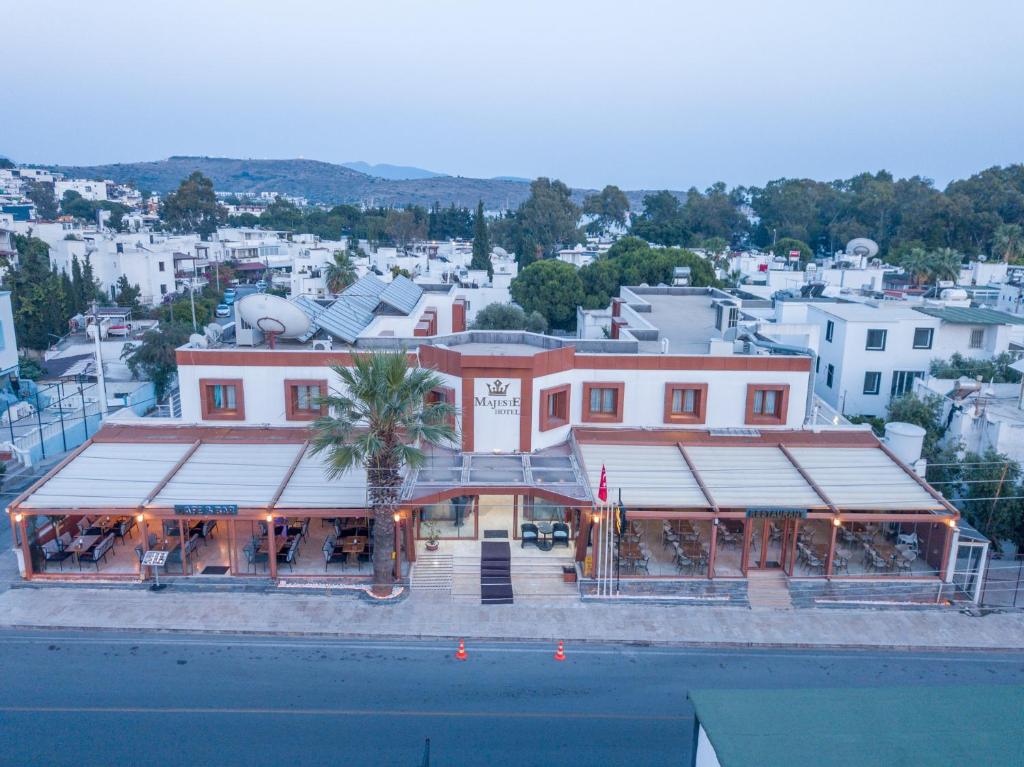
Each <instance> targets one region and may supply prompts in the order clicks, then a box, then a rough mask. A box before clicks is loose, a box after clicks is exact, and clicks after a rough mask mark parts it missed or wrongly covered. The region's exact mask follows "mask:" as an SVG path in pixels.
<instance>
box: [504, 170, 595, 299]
mask: <svg viewBox="0 0 1024 767" xmlns="http://www.w3.org/2000/svg"><path fill="white" fill-rule="evenodd" d="M579 218H580V209H579V208H578V207H576V205H575V203H573V201H572V190H571V189H569V187H567V186H566V185H565V184H563V183H562V182H561V181H557V180H556V181H552V180H551V179H548V178H543V177H541V178H538V179H536V180H535V181H533V182H532V183H531V184H530V196H529V197H528V198H527V199H526V201H525V202H524V203H523V204H522V205H520V206H519V210H518V211H516V215H515V227H514V230H513V231H514V235H513V237H514V245H513V247H514V249H515V253H516V257H517V258H518V260H519V264H520V266H526V265H529V264H530V263H532V262H533V261H535V260H536V259H538V258H544V257H549V256H553V255H555V253H557V251H558V250H559V249H560V248H563V247H567V246H571V245H575V244H576V243H578V242H582V241H583V236H582V233H581V232H580V230H579V227H578V226H577V222H578V221H579ZM549 319H550V318H549Z"/></svg>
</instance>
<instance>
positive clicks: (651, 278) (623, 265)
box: [608, 237, 718, 287]
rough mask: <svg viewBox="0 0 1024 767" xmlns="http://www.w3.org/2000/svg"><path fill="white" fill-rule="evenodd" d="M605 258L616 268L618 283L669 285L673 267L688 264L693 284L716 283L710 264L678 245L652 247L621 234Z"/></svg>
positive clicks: (712, 285) (707, 284) (700, 285)
mask: <svg viewBox="0 0 1024 767" xmlns="http://www.w3.org/2000/svg"><path fill="white" fill-rule="evenodd" d="M608 258H609V259H612V260H613V261H614V262H615V264H616V266H617V268H618V270H619V285H658V284H661V283H664V284H666V285H669V284H671V283H672V273H673V270H674V269H675V267H677V266H688V267H690V284H691V285H693V286H694V287H709V286H710V287H714V286H717V285H718V280H717V278H716V277H715V269H714V266H713V265H712V263H711V262H710V261H708V260H707V259H704V258H701V257H700V256H698V255H697V254H696V253H691V252H690V251H688V250H683V249H681V248H652V247H651V246H650V245H648V244H647V243H646V242H644V241H643V240H640V239H637V238H636V237H623V238H622V239H621V240H619V241H618V242H616V243H615V244H614V245H612V247H611V248H610V249H609V250H608Z"/></svg>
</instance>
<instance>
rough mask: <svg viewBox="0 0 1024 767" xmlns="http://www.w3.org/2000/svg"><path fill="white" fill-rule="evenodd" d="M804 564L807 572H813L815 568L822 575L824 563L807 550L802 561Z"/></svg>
mask: <svg viewBox="0 0 1024 767" xmlns="http://www.w3.org/2000/svg"><path fill="white" fill-rule="evenodd" d="M804 566H805V567H806V568H807V572H809V573H813V572H814V571H815V570H817V571H818V572H819V573H821V574H822V575H824V574H825V563H824V562H823V561H822V560H820V559H818V557H817V556H816V555H815V554H812V553H811V552H807V561H806V562H805V563H804Z"/></svg>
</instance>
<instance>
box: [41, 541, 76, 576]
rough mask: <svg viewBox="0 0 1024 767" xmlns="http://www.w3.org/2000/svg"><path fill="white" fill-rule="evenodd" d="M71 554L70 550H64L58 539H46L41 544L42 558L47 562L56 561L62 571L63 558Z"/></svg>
mask: <svg viewBox="0 0 1024 767" xmlns="http://www.w3.org/2000/svg"><path fill="white" fill-rule="evenodd" d="M70 556H71V552H70V551H65V550H64V549H63V548H61V546H60V542H59V541H55V540H54V541H47V542H46V543H44V544H43V558H44V559H45V560H46V562H47V563H49V562H57V563H58V564H59V565H60V569H61V572H63V571H64V560H65V559H67V558H68V557H70Z"/></svg>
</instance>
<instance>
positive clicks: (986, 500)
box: [956, 448, 1024, 542]
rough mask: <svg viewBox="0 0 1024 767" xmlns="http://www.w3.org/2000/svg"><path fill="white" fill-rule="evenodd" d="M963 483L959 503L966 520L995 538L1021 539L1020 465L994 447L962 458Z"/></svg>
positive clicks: (1023, 519) (1023, 508) (1023, 516)
mask: <svg viewBox="0 0 1024 767" xmlns="http://www.w3.org/2000/svg"><path fill="white" fill-rule="evenodd" d="M963 468H964V480H965V481H964V483H963V490H962V493H961V494H960V497H959V498H958V499H957V500H956V505H957V506H958V507H960V508H961V509H963V512H964V516H965V517H967V521H968V522H970V523H971V524H972V525H973V526H974V527H976V528H977V529H978V530H979V531H980V532H981V533H982V535H985V536H987V537H988V538H990V539H991V540H993V541H1002V540H1012V541H1015V542H1020V538H1021V532H1022V530H1024V525H1022V523H1024V504H1022V503H1021V500H1020V498H1019V496H1020V495H1021V494H1022V492H1021V485H1020V480H1021V470H1020V464H1019V463H1017V461H1014V460H1013V459H1011V458H1010V457H1009V456H1007V455H1004V454H1003V453H999V452H997V451H995V450H992V449H991V448H990V449H989V450H986V451H985V452H984V453H983V454H981V455H979V454H978V453H967V454H966V455H964V458H963Z"/></svg>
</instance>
